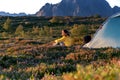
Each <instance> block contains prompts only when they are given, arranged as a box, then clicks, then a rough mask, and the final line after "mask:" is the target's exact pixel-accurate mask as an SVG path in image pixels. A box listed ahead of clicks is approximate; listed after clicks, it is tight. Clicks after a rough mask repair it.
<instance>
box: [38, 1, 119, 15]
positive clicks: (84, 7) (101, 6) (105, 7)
mask: <svg viewBox="0 0 120 80" xmlns="http://www.w3.org/2000/svg"><path fill="white" fill-rule="evenodd" d="M118 11H120V8H119V7H114V8H111V7H110V5H109V3H108V2H107V1H106V0H62V1H61V2H60V3H58V4H54V5H52V4H49V3H47V4H45V6H43V7H42V8H41V9H40V11H38V12H37V13H36V16H83V17H86V16H93V15H96V14H97V15H100V16H105V17H108V16H111V15H112V14H114V13H116V12H118Z"/></svg>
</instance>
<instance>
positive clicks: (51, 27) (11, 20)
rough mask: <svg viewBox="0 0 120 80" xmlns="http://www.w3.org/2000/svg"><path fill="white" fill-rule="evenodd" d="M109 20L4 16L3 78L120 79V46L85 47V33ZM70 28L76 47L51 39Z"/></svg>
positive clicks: (0, 42)
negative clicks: (54, 44) (54, 41)
mask: <svg viewBox="0 0 120 80" xmlns="http://www.w3.org/2000/svg"><path fill="white" fill-rule="evenodd" d="M105 20H106V18H102V17H100V16H91V17H70V16H66V17H34V16H25V17H3V16H1V17H0V80H39V79H41V80H120V49H114V48H111V47H109V48H101V49H87V48H86V49H84V48H80V46H81V45H82V44H83V37H84V36H85V35H91V36H93V34H94V33H95V31H96V30H97V29H98V27H99V26H100V25H101V24H102V23H103V22H104V21H105ZM62 29H67V30H69V31H70V32H71V36H72V37H73V38H74V39H75V45H74V46H72V47H68V48H64V47H59V46H56V47H53V46H51V41H53V40H55V39H57V38H59V37H61V30H62Z"/></svg>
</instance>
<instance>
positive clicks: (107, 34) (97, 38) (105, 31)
mask: <svg viewBox="0 0 120 80" xmlns="http://www.w3.org/2000/svg"><path fill="white" fill-rule="evenodd" d="M102 25H103V26H102V27H100V28H99V29H98V30H97V32H96V34H95V35H94V38H93V39H92V40H91V41H90V42H89V43H87V44H85V45H84V46H83V47H88V48H104V47H113V48H120V13H119V14H116V15H113V16H111V17H110V18H108V20H106V21H105V22H104V23H103V24H102Z"/></svg>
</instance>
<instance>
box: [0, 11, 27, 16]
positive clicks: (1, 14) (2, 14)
mask: <svg viewBox="0 0 120 80" xmlns="http://www.w3.org/2000/svg"><path fill="white" fill-rule="evenodd" d="M26 15H27V14H25V13H19V14H16V13H14V14H10V13H8V12H3V11H1V12H0V16H26Z"/></svg>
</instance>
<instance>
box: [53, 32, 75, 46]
mask: <svg viewBox="0 0 120 80" xmlns="http://www.w3.org/2000/svg"><path fill="white" fill-rule="evenodd" d="M61 35H62V37H61V38H60V39H57V40H55V45H60V46H66V47H70V46H72V45H73V44H74V40H73V39H72V38H71V37H70V34H69V32H68V31H67V30H62V32H61Z"/></svg>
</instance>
